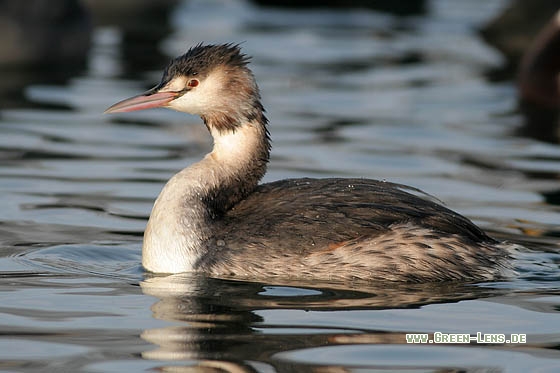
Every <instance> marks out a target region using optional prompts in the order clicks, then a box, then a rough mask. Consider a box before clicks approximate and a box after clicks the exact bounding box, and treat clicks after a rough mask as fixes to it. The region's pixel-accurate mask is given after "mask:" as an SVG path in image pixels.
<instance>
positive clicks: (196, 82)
mask: <svg viewBox="0 0 560 373" xmlns="http://www.w3.org/2000/svg"><path fill="white" fill-rule="evenodd" d="M197 85H198V80H196V79H191V80H189V82H188V83H187V86H188V87H191V88H194V87H196V86H197Z"/></svg>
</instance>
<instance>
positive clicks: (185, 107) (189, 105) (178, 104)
mask: <svg viewBox="0 0 560 373" xmlns="http://www.w3.org/2000/svg"><path fill="white" fill-rule="evenodd" d="M167 106H168V107H169V108H171V109H174V110H177V111H182V112H184V113H190V114H197V115H201V114H203V113H204V112H205V109H206V107H207V103H206V102H205V100H202V99H201V97H200V95H199V94H198V92H193V91H190V92H187V93H185V94H184V95H182V96H181V97H179V98H177V99H175V100H173V101H171V102H170V103H169V104H168V105H167Z"/></svg>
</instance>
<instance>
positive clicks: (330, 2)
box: [253, 0, 426, 16]
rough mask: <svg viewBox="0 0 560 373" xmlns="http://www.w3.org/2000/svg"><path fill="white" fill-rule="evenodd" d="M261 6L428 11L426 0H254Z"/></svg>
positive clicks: (407, 12) (414, 12)
mask: <svg viewBox="0 0 560 373" xmlns="http://www.w3.org/2000/svg"><path fill="white" fill-rule="evenodd" d="M253 2H254V3H256V4H258V5H261V6H274V7H283V8H302V9H304V8H366V9H372V10H377V11H378V12H384V13H391V14H395V15H402V16H404V15H418V14H424V13H425V12H426V1H425V0H408V1H387V0H326V1H321V0H253Z"/></svg>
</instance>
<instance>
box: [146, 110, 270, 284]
mask: <svg viewBox="0 0 560 373" xmlns="http://www.w3.org/2000/svg"><path fill="white" fill-rule="evenodd" d="M205 122H206V125H207V126H208V128H209V129H210V132H211V133H212V136H213V138H214V148H213V150H212V152H211V153H209V154H207V155H206V156H205V157H204V159H202V160H201V161H200V162H198V163H195V164H193V165H191V166H189V167H187V168H185V169H184V170H182V171H180V172H179V173H177V174H176V175H175V176H173V177H172V178H171V179H170V180H169V181H168V183H167V184H166V185H165V187H164V188H163V190H162V192H161V193H160V195H159V197H158V198H157V200H156V202H155V204H154V207H153V209H152V213H151V215H150V220H149V221H148V226H147V227H146V231H145V233H144V245H143V249H142V263H143V265H144V267H145V268H146V269H148V270H150V271H153V272H167V273H177V272H185V271H192V270H196V267H197V263H198V262H199V261H200V260H201V259H202V257H203V256H204V255H205V254H206V253H207V251H208V250H209V246H212V245H213V244H215V242H213V241H215V237H214V229H213V227H214V225H215V224H216V222H217V221H219V219H220V218H221V216H222V215H223V214H224V213H226V212H227V211H228V210H229V209H231V208H232V207H233V206H234V205H235V204H237V203H238V202H239V201H241V200H243V199H244V198H246V197H247V196H248V195H249V194H250V193H252V192H253V191H254V189H255V188H256V187H257V185H258V182H259V180H260V179H261V178H262V177H263V176H264V174H265V172H266V166H267V162H268V159H269V156H270V141H269V137H268V132H267V128H266V118H265V116H264V115H263V113H262V110H257V111H256V112H255V111H254V112H252V114H251V115H247V116H245V117H243V118H242V119H241V120H238V121H237V123H236V125H235V126H234V128H220V127H217V126H216V125H215V124H214V123H212V122H211V121H210V120H209V119H208V118H205Z"/></svg>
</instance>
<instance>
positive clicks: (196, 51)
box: [162, 43, 251, 83]
mask: <svg viewBox="0 0 560 373" xmlns="http://www.w3.org/2000/svg"><path fill="white" fill-rule="evenodd" d="M250 59H251V58H250V57H249V56H247V55H245V54H243V53H242V52H241V48H240V46H239V44H233V43H227V44H207V45H204V44H202V43H200V44H197V45H195V46H194V47H191V48H190V49H189V50H188V51H187V52H186V53H185V54H183V55H182V56H179V57H177V58H174V59H173V60H172V61H171V62H170V63H169V65H167V67H166V69H165V72H164V74H163V79H162V83H164V82H167V81H169V80H171V79H172V78H173V77H175V76H177V75H184V76H195V75H202V76H205V75H207V74H208V73H209V72H210V71H212V70H213V69H214V68H216V67H217V66H224V67H236V68H243V67H245V66H246V65H247V63H249V61H250Z"/></svg>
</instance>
